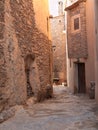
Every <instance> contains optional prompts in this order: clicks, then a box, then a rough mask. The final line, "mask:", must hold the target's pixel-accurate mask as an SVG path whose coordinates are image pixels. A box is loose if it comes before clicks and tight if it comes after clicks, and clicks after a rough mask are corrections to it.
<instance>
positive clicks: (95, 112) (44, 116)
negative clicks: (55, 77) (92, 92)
mask: <svg viewBox="0 0 98 130" xmlns="http://www.w3.org/2000/svg"><path fill="white" fill-rule="evenodd" d="M54 93H55V95H54V98H53V99H50V100H46V101H44V102H42V103H38V104H33V103H32V102H30V103H29V105H28V106H25V107H22V106H17V107H16V108H17V112H16V114H15V116H14V117H13V118H11V119H9V120H7V121H5V122H4V123H2V124H0V130H98V108H97V106H96V103H95V101H94V100H90V99H89V98H88V97H87V96H85V95H72V94H70V93H68V91H67V88H66V87H63V86H55V87H54Z"/></svg>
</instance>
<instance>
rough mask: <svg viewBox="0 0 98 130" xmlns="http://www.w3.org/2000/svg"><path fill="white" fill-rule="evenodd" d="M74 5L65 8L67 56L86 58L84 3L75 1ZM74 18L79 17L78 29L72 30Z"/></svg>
mask: <svg viewBox="0 0 98 130" xmlns="http://www.w3.org/2000/svg"><path fill="white" fill-rule="evenodd" d="M77 3H78V4H77V5H76V6H75V7H72V8H71V7H69V9H67V18H68V20H67V21H68V22H67V25H68V28H67V32H68V35H67V38H68V56H69V58H87V57H88V49H87V34H86V4H85V2H77ZM74 18H79V30H78V31H74V30H73V28H74Z"/></svg>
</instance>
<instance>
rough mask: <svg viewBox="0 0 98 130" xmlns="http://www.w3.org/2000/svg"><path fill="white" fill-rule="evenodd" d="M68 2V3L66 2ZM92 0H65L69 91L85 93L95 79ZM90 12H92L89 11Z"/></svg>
mask: <svg viewBox="0 0 98 130" xmlns="http://www.w3.org/2000/svg"><path fill="white" fill-rule="evenodd" d="M67 2H68V4H67ZM89 3H90V5H91V3H92V0H91V1H89V0H87V1H86V0H73V1H71V0H67V1H66V8H65V10H66V11H67V51H68V59H67V72H68V73H67V81H68V86H69V88H70V90H71V92H73V93H75V92H78V93H86V92H88V91H89V87H90V83H91V81H95V55H94V46H93V43H94V40H93V38H92V37H93V27H92V26H93V25H92V24H91V23H92V22H91V21H90V20H91V18H90V15H89V12H91V9H92V8H91V6H90V5H89ZM91 14H92V13H91Z"/></svg>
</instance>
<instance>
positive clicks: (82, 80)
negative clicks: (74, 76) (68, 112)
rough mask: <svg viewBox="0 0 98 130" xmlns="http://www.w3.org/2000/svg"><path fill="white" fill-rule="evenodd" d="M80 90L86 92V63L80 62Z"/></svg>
mask: <svg viewBox="0 0 98 130" xmlns="http://www.w3.org/2000/svg"><path fill="white" fill-rule="evenodd" d="M78 92H79V93H85V92H86V84H85V64H84V63H78Z"/></svg>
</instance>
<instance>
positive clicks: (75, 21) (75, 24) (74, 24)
mask: <svg viewBox="0 0 98 130" xmlns="http://www.w3.org/2000/svg"><path fill="white" fill-rule="evenodd" d="M71 31H72V33H75V32H78V31H80V15H75V16H73V17H72V20H71Z"/></svg>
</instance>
